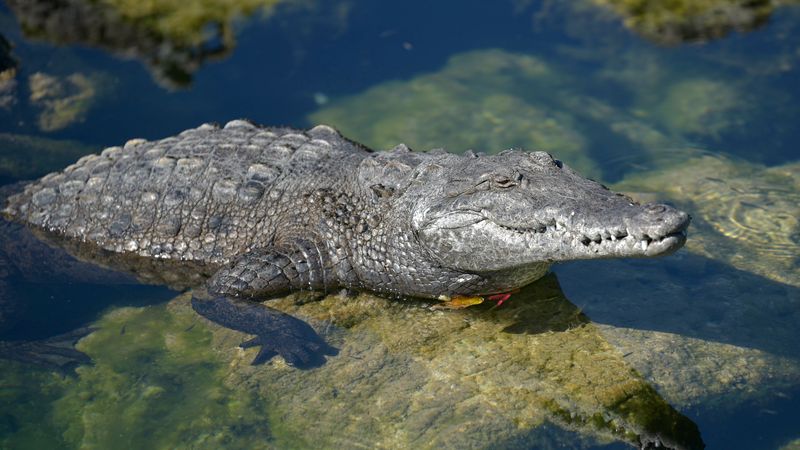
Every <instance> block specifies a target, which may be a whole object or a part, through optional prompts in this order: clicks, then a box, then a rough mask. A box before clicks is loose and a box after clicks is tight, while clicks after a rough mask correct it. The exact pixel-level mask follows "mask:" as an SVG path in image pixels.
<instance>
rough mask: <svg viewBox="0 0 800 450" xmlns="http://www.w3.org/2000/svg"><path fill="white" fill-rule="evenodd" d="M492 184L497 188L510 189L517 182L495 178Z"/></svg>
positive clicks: (502, 177)
mask: <svg viewBox="0 0 800 450" xmlns="http://www.w3.org/2000/svg"><path fill="white" fill-rule="evenodd" d="M492 182H493V184H494V185H495V186H497V187H499V188H502V189H506V188H510V187H514V186H516V185H517V182H516V181H515V180H513V179H511V178H510V177H506V176H502V175H501V176H497V177H495V178H494V179H493V180H492Z"/></svg>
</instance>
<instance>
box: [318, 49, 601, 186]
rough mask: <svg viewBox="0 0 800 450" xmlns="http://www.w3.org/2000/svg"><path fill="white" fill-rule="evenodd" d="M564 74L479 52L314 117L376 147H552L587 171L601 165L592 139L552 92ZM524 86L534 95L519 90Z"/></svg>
mask: <svg viewBox="0 0 800 450" xmlns="http://www.w3.org/2000/svg"><path fill="white" fill-rule="evenodd" d="M562 75H563V74H561V73H559V72H558V71H557V70H555V69H554V68H553V67H551V66H550V65H549V64H548V63H546V62H544V61H543V60H542V59H539V58H537V57H535V56H531V55H520V54H513V53H508V52H504V51H502V50H480V51H474V52H468V53H462V54H458V55H456V56H453V57H452V58H450V60H449V61H448V62H447V64H446V65H445V67H443V68H442V69H441V70H440V71H438V72H434V73H429V74H423V75H420V76H417V77H415V78H413V79H411V80H409V81H392V82H387V83H384V84H381V85H378V86H375V87H373V88H371V89H369V90H367V91H365V92H364V93H363V94H359V95H357V96H354V97H350V98H345V99H340V100H337V101H334V102H331V104H330V105H329V106H327V107H325V108H323V109H322V110H320V111H318V112H316V113H314V114H312V115H311V116H310V121H311V122H313V123H329V124H331V125H333V126H335V127H337V128H338V129H339V130H340V131H341V132H342V133H343V134H345V135H347V136H351V137H352V138H353V139H356V140H358V141H359V142H363V143H365V144H366V145H369V146H371V147H373V148H377V149H386V148H391V147H393V146H395V145H397V144H398V143H400V142H404V143H406V144H408V145H409V146H410V147H412V148H414V149H416V150H429V149H431V148H440V147H444V148H446V149H447V150H448V151H451V152H462V151H464V150H467V149H473V150H476V151H489V152H497V151H501V150H504V149H507V148H513V147H516V148H520V147H521V148H525V149H529V150H544V151H550V152H553V153H554V154H555V155H556V156H557V157H559V158H562V159H563V160H564V161H567V162H568V164H569V165H570V166H572V167H574V168H575V169H576V170H578V171H579V172H581V173H583V174H585V175H587V176H595V177H596V176H598V174H599V170H598V169H597V167H596V166H595V165H594V163H593V162H592V161H591V160H590V159H589V158H588V156H587V153H588V152H587V146H588V144H587V141H586V138H585V137H584V136H583V135H582V133H581V132H580V131H579V129H578V127H577V126H576V123H575V120H574V118H573V116H572V115H571V112H570V111H568V109H567V108H564V107H561V106H558V107H553V102H558V101H559V100H557V99H556V98H557V96H556V95H554V93H553V89H554V88H557V87H559V86H561V85H563V84H564V81H563V79H562V77H561V76H562ZM523 90H524V91H526V93H527V94H529V95H530V98H526V97H524V96H520V95H518V93H519V92H521V91H523Z"/></svg>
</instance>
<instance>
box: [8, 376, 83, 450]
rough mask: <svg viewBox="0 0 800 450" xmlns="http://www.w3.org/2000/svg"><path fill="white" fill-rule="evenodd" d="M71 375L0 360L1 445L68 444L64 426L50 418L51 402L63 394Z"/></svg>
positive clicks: (53, 446) (51, 446) (55, 446)
mask: <svg viewBox="0 0 800 450" xmlns="http://www.w3.org/2000/svg"><path fill="white" fill-rule="evenodd" d="M70 381H71V380H70V379H67V378H64V377H63V376H62V375H61V374H59V373H56V372H49V371H46V370H41V369H31V367H30V366H28V365H26V364H20V363H16V362H11V361H3V362H2V364H0V404H2V405H3V408H2V411H0V448H4V449H5V448H8V449H12V448H13V449H43V448H46V449H61V448H66V445H65V443H64V441H63V440H62V439H61V430H60V429H59V428H58V427H57V426H55V424H53V422H52V421H51V420H49V414H50V408H51V405H52V402H54V401H55V400H57V399H58V398H59V397H61V396H62V395H64V389H65V388H66V386H68V385H69V384H70Z"/></svg>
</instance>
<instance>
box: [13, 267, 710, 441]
mask: <svg viewBox="0 0 800 450" xmlns="http://www.w3.org/2000/svg"><path fill="white" fill-rule="evenodd" d="M270 306H273V307H276V308H278V309H281V310H283V311H286V312H290V313H293V314H296V315H297V316H298V317H301V318H304V319H306V320H308V321H309V322H310V323H311V324H312V325H314V326H315V328H316V329H317V330H318V331H319V332H320V333H321V334H322V335H324V336H325V338H326V339H327V340H328V341H329V342H330V343H331V344H332V345H335V346H336V347H338V348H339V349H340V353H339V355H338V356H335V357H332V358H329V359H328V361H327V363H326V364H325V365H323V366H322V367H320V368H317V369H313V370H307V371H301V370H298V369H296V368H293V367H290V366H287V365H286V364H285V363H284V361H283V360H282V359H280V358H275V359H273V360H272V361H270V362H269V363H267V364H265V365H260V366H252V365H250V361H252V358H253V356H254V354H255V349H248V350H242V349H240V348H237V346H238V344H240V343H241V342H243V341H244V340H246V339H247V338H248V336H246V335H243V334H241V333H238V332H235V331H231V330H228V329H224V328H220V327H218V326H216V325H214V324H212V323H211V322H208V321H206V320H205V319H203V318H201V317H200V316H198V315H197V314H196V313H194V311H192V308H191V306H190V301H189V296H188V295H182V296H180V297H178V298H177V299H175V300H173V301H172V302H170V303H169V304H168V305H166V306H163V305H162V306H150V307H146V308H121V309H116V310H112V311H110V312H109V313H107V314H106V315H105V316H104V317H103V318H102V319H101V320H100V321H99V322H97V323H96V324H94V326H96V327H98V328H99V330H98V331H96V332H95V333H93V334H92V335H90V336H89V337H87V338H85V339H84V340H82V341H81V342H80V343H79V345H78V349H79V350H80V351H83V352H85V353H86V354H87V355H89V356H90V357H91V358H92V360H93V361H94V364H93V365H91V366H83V367H80V368H79V369H78V370H77V377H76V378H74V379H67V380H65V381H63V383H62V384H59V385H57V386H56V387H57V388H58V389H59V391H58V396H57V399H52V398H51V400H52V401H53V403H52V408H53V409H52V412H51V413H49V414H42V417H44V418H45V419H44V420H45V421H47V427H48V430H49V429H52V430H55V431H56V432H59V433H61V436H63V440H64V441H65V442H66V443H67V444H68V445H69V446H70V447H80V448H110V447H114V448H118V447H120V446H122V447H128V448H220V447H225V448H310V447H313V448H334V447H335V448H355V447H364V446H365V447H370V448H412V447H413V448H436V447H445V448H491V447H493V446H494V445H497V444H503V443H509V442H518V443H520V445H521V446H525V447H530V446H531V445H534V446H535V445H536V443H537V442H539V441H538V439H542V440H543V442H545V441H547V439H551V440H552V439H553V438H548V437H547V432H546V430H547V429H548V427H547V426H546V424H548V423H556V424H559V425H560V426H561V427H564V428H566V429H568V430H573V431H577V432H580V433H581V434H583V435H585V436H587V437H588V438H590V441H591V442H595V443H596V442H598V441H599V442H610V441H615V440H621V441H623V442H628V443H630V444H634V445H645V444H648V443H650V444H652V443H655V442H656V441H658V442H660V443H662V444H663V445H667V446H669V447H671V448H701V446H702V441H701V440H700V435H699V432H698V430H697V428H696V426H695V425H694V424H693V423H692V422H691V421H689V420H688V419H687V418H685V417H684V416H682V415H680V414H679V413H677V412H676V411H675V410H674V409H673V408H672V407H670V406H669V405H668V404H667V403H666V402H664V400H663V399H661V397H660V396H659V395H658V394H657V393H656V391H655V390H653V389H652V388H651V387H650V386H649V385H648V384H647V383H646V382H645V381H644V380H643V379H642V378H641V377H640V376H639V375H638V374H637V373H636V371H634V370H632V369H631V368H630V367H629V366H628V365H627V363H626V362H625V360H624V359H623V356H622V354H620V353H619V352H618V351H617V350H616V349H614V348H613V347H611V346H610V345H609V344H608V343H607V342H606V341H605V339H603V338H602V337H601V336H600V334H599V332H598V329H597V328H596V327H595V326H594V325H592V324H591V323H589V322H588V320H587V319H586V317H584V316H583V315H582V314H581V312H580V311H579V310H578V309H576V308H575V307H574V306H573V305H571V304H570V303H569V302H567V301H566V300H565V299H564V297H563V294H562V293H561V291H560V288H559V286H558V283H557V281H556V280H555V277H553V276H549V277H546V278H545V279H543V280H541V281H540V282H537V283H536V284H534V285H533V286H532V287H530V288H527V289H525V290H524V291H523V292H522V293H520V294H519V295H518V296H517V297H515V298H514V299H513V300H512V301H511V303H507V304H505V305H503V307H502V308H497V309H492V308H489V307H483V306H479V307H477V308H473V309H471V310H462V311H434V310H431V309H429V306H430V303H423V302H400V301H389V300H384V299H381V298H377V297H374V296H371V295H366V294H364V295H360V296H358V297H355V298H342V297H340V296H338V295H331V296H328V297H325V298H323V299H322V300H319V301H307V299H304V297H303V296H289V297H286V298H284V299H278V300H275V301H271V302H270ZM16 395H21V394H16ZM535 430H542V433H543V434H541V435H540V434H539V433H537V432H535ZM537 436H538V437H537ZM11 438H15V436H14V434H13V433H12V435H11ZM531 439H537V440H536V441H531ZM8 442H13V441H8ZM577 442H584V444H587V443H588V442H585V441H582V440H579V439H575V440H573V441H572V442H571V444H575V443H577Z"/></svg>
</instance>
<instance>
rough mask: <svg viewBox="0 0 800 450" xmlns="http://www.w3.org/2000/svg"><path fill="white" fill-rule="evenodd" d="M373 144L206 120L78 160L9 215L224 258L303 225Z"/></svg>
mask: <svg viewBox="0 0 800 450" xmlns="http://www.w3.org/2000/svg"><path fill="white" fill-rule="evenodd" d="M368 154H369V150H368V149H366V148H364V147H362V146H360V145H359V144H356V143H354V142H352V141H349V140H347V139H345V138H343V137H342V136H341V135H339V134H338V133H337V132H336V131H335V130H333V129H332V128H330V127H326V126H318V127H315V128H313V129H311V130H307V131H300V130H294V129H290V128H262V127H258V126H256V125H253V124H251V123H249V122H246V121H241V120H237V121H232V122H229V123H228V124H226V125H225V126H224V127H222V128H221V127H218V126H215V125H202V126H200V127H198V128H196V129H190V130H186V131H184V132H183V133H181V134H179V135H177V136H174V137H169V138H166V139H162V140H158V141H152V142H147V141H144V140H141V139H137V140H132V141H128V142H127V143H126V144H125V146H124V147H111V148H107V149H105V150H104V151H103V152H102V153H100V154H99V155H97V154H95V155H89V156H85V157H83V158H81V159H80V160H79V161H77V162H76V163H75V164H73V165H71V166H69V167H67V168H66V169H64V170H63V171H61V172H55V173H51V174H49V175H47V176H45V177H43V178H42V179H40V180H38V181H36V182H34V183H31V184H30V185H28V186H27V187H26V188H25V190H24V192H22V193H20V194H18V195H16V196H13V197H11V198H10V200H9V203H8V206H7V208H6V209H5V211H4V212H5V213H6V214H7V215H10V216H12V217H13V218H14V219H15V220H18V221H22V222H27V223H30V224H33V225H35V226H37V227H41V228H43V229H45V230H47V231H49V232H51V233H55V234H56V235H60V236H63V237H66V238H72V239H78V240H82V241H89V242H92V243H94V244H97V245H99V246H100V247H102V248H103V249H106V250H111V251H114V252H121V253H122V252H124V253H135V254H138V255H140V256H144V257H156V258H169V259H181V260H196V261H203V262H209V263H224V262H227V261H229V260H230V259H231V258H232V257H233V256H235V255H237V254H240V253H242V252H244V251H247V250H249V249H250V248H253V247H257V246H261V245H266V244H268V243H269V242H270V241H271V240H273V239H274V238H275V235H276V233H278V232H279V230H280V228H281V227H287V226H288V227H301V228H302V227H305V226H310V225H309V223H310V222H313V221H314V220H318V219H315V218H314V217H313V216H314V214H313V211H310V209H309V208H308V207H307V204H306V202H307V201H308V198H309V194H310V193H312V192H313V191H315V190H318V189H337V188H339V189H341V188H342V186H344V185H346V184H347V183H352V182H353V179H354V173H355V171H356V167H357V166H358V163H359V162H360V161H361V160H362V159H363V158H364V157H366V156H367V155H368Z"/></svg>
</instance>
